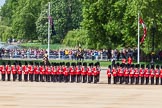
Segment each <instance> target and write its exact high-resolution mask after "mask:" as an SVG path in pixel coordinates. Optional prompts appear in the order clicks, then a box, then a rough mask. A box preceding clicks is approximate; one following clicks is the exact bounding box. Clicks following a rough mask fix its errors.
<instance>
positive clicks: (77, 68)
mask: <svg viewBox="0 0 162 108" xmlns="http://www.w3.org/2000/svg"><path fill="white" fill-rule="evenodd" d="M80 74H81V68H80V67H78V66H77V67H76V75H80Z"/></svg>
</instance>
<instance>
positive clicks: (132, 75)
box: [129, 69, 134, 77]
mask: <svg viewBox="0 0 162 108" xmlns="http://www.w3.org/2000/svg"><path fill="white" fill-rule="evenodd" d="M129 76H130V77H134V69H130V74H129Z"/></svg>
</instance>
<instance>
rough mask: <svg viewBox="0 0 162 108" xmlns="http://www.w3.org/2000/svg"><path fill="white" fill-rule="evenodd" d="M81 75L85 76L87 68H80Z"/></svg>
mask: <svg viewBox="0 0 162 108" xmlns="http://www.w3.org/2000/svg"><path fill="white" fill-rule="evenodd" d="M81 75H87V67H84V66H82V68H81Z"/></svg>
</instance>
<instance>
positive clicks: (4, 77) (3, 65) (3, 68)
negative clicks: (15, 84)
mask: <svg viewBox="0 0 162 108" xmlns="http://www.w3.org/2000/svg"><path fill="white" fill-rule="evenodd" d="M1 70H2V71H1V75H2V81H5V79H6V63H5V62H3V63H2V69H1Z"/></svg>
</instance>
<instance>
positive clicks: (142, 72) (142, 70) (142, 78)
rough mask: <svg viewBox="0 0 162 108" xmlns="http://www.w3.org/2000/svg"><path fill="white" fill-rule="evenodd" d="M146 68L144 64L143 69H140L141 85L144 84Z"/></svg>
mask: <svg viewBox="0 0 162 108" xmlns="http://www.w3.org/2000/svg"><path fill="white" fill-rule="evenodd" d="M144 67H145V65H144V64H142V65H141V68H140V70H139V72H140V74H139V76H140V78H141V85H143V84H144Z"/></svg>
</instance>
